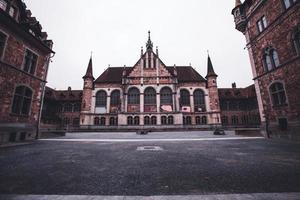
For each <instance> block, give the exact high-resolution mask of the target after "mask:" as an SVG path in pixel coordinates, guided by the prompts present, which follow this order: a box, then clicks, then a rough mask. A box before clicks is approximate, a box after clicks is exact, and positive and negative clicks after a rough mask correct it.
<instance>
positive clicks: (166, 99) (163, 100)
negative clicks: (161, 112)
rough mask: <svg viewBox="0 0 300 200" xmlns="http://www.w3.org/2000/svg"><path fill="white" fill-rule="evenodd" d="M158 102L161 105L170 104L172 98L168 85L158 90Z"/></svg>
mask: <svg viewBox="0 0 300 200" xmlns="http://www.w3.org/2000/svg"><path fill="white" fill-rule="evenodd" d="M160 104H161V105H172V104H173V98H172V90H171V89H170V88H168V87H164V88H163V89H161V91H160Z"/></svg>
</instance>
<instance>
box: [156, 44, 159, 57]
mask: <svg viewBox="0 0 300 200" xmlns="http://www.w3.org/2000/svg"><path fill="white" fill-rule="evenodd" d="M156 55H157V57H159V55H158V46H156Z"/></svg>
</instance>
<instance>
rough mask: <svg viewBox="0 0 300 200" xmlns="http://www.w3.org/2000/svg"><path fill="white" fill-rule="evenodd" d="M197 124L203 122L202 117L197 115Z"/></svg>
mask: <svg viewBox="0 0 300 200" xmlns="http://www.w3.org/2000/svg"><path fill="white" fill-rule="evenodd" d="M196 124H197V125H199V124H201V117H199V116H197V117H196Z"/></svg>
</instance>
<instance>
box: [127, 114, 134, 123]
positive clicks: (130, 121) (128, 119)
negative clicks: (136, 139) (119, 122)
mask: <svg viewBox="0 0 300 200" xmlns="http://www.w3.org/2000/svg"><path fill="white" fill-rule="evenodd" d="M132 124H133V118H132V117H131V116H129V117H127V125H132Z"/></svg>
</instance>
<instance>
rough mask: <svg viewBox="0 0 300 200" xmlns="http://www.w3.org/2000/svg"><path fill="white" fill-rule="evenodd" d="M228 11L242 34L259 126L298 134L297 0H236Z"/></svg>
mask: <svg viewBox="0 0 300 200" xmlns="http://www.w3.org/2000/svg"><path fill="white" fill-rule="evenodd" d="M232 14H233V16H234V20H235V24H236V29H237V30H239V31H241V32H242V33H243V34H244V35H245V37H246V43H247V45H246V46H247V48H248V51H249V55H250V61H251V66H252V72H253V79H254V82H255V89H256V93H257V98H258V105H259V111H260V116H261V120H262V122H263V123H262V124H263V125H264V127H262V128H263V130H265V131H266V132H268V133H273V135H285V136H290V137H299V131H300V128H299V127H300V104H299V101H300V87H299V85H300V84H299V83H300V3H299V0H273V1H271V0H264V1H261V0H245V1H244V2H243V3H242V2H241V1H240V0H236V6H235V8H234V9H233V10H232Z"/></svg>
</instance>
